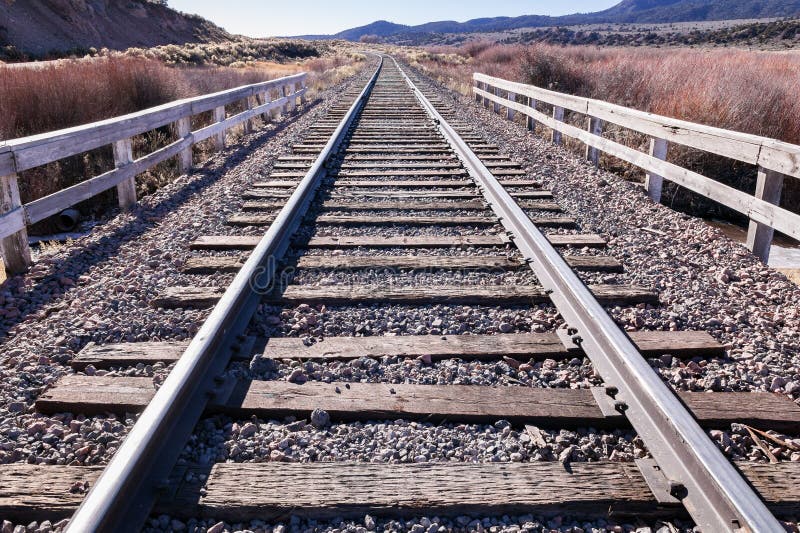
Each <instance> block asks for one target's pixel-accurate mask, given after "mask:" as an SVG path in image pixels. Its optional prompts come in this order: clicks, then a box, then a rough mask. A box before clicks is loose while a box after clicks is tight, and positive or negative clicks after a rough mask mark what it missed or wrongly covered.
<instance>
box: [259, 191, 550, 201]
mask: <svg viewBox="0 0 800 533" xmlns="http://www.w3.org/2000/svg"><path fill="white" fill-rule="evenodd" d="M259 193H260V191H251V192H248V193H246V195H248V197H250V198H269V197H271V196H279V195H278V194H273V193H266V192H264V193H260V194H259ZM509 194H510V195H511V196H512V197H514V198H521V199H527V200H533V199H542V200H550V199H552V198H553V193H552V192H550V191H524V192H517V191H510V192H509ZM327 196H328V197H329V198H336V199H341V198H363V197H367V198H467V199H475V198H483V197H482V196H481V195H480V193H478V192H477V191H471V190H470V191H431V190H427V191H414V190H409V191H375V190H370V189H350V190H342V191H334V192H331V193H329V194H328V195H327Z"/></svg>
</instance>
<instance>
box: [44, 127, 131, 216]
mask: <svg viewBox="0 0 800 533" xmlns="http://www.w3.org/2000/svg"><path fill="white" fill-rule="evenodd" d="M112 151H113V153H114V167H115V168H123V167H126V166H128V165H130V164H131V163H133V161H134V159H133V144H132V141H131V139H130V138H128V139H122V140H121V141H116V142H115V143H114V144H113V145H112ZM117 201H118V202H119V207H120V209H128V208H130V207H131V206H132V205H133V204H135V203H136V177H135V176H131V177H129V178H127V179H125V180H123V181H122V182H120V183H118V184H117ZM66 205H67V204H66V203H65V204H64V205H61V206H58V208H59V209H61V208H65V206H66ZM70 205H72V204H71V203H70Z"/></svg>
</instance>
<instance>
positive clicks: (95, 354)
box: [71, 331, 725, 370]
mask: <svg viewBox="0 0 800 533" xmlns="http://www.w3.org/2000/svg"><path fill="white" fill-rule="evenodd" d="M629 336H630V338H631V340H632V341H633V343H634V344H635V345H636V346H637V348H638V349H639V351H640V352H641V353H642V354H643V355H645V356H655V357H657V356H660V355H663V354H667V353H668V354H671V355H673V356H676V357H680V358H691V357H724V356H725V348H724V347H723V346H722V345H721V344H720V343H719V342H717V341H716V340H715V339H714V338H713V337H711V335H709V334H708V333H706V332H704V331H640V332H632V333H629ZM187 346H188V343H180V342H176V343H168V342H140V343H129V344H107V345H96V344H94V343H90V344H88V345H87V346H86V347H85V348H84V349H83V350H81V351H80V353H78V355H76V356H75V358H74V359H73V360H72V362H71V365H72V367H73V368H75V369H76V370H83V369H85V368H86V367H87V366H88V365H93V366H94V367H95V368H109V367H124V366H134V365H136V364H139V363H143V364H154V363H157V362H163V363H173V362H175V361H177V360H178V359H179V358H180V357H181V355H183V352H184V351H185V350H186V347H187ZM256 346H257V347H256V348H255V349H254V351H255V352H256V353H257V354H258V355H259V356H260V357H263V358H266V359H302V360H310V359H317V360H351V359H359V358H361V357H374V358H381V357H387V356H396V357H411V358H414V357H419V356H422V355H429V356H431V359H432V360H441V359H448V358H456V357H457V358H460V359H466V360H496V359H498V358H500V357H504V356H510V357H515V358H518V359H520V360H530V359H536V360H540V359H544V358H548V357H550V358H559V357H560V358H564V357H576V356H577V357H580V356H581V355H582V353H583V352H582V351H581V350H580V349H579V348H578V347H577V346H575V345H571V346H570V348H569V349H567V348H566V347H565V345H564V343H563V342H561V340H560V337H559V336H558V335H556V334H554V333H520V334H503V335H447V336H442V335H412V336H398V337H327V338H325V339H324V340H321V341H319V342H316V343H314V344H311V345H307V344H306V343H305V342H304V341H303V339H299V338H296V337H281V338H273V339H264V340H263V341H261V344H260V346H259V344H258V343H256ZM245 352H246V353H245ZM240 355H241V356H242V357H243V358H245V359H249V358H250V357H251V353H250V351H246V350H245V351H242V352H241V354H240Z"/></svg>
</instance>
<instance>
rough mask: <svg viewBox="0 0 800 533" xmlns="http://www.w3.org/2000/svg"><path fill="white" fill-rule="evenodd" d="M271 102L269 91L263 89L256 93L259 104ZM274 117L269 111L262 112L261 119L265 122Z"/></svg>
mask: <svg viewBox="0 0 800 533" xmlns="http://www.w3.org/2000/svg"><path fill="white" fill-rule="evenodd" d="M268 103H269V94H268V93H267V91H262V92H260V93H258V94H257V95H256V104H258V105H259V106H262V105H266V104H268ZM271 118H272V117H270V115H269V111H267V112H264V113H261V120H263V121H264V124H266V123H267V122H269V121H270V119H271Z"/></svg>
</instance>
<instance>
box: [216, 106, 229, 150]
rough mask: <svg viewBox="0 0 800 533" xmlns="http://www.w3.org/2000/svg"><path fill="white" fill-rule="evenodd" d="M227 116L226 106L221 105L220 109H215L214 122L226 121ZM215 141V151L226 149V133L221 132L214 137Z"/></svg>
mask: <svg viewBox="0 0 800 533" xmlns="http://www.w3.org/2000/svg"><path fill="white" fill-rule="evenodd" d="M225 118H227V115H226V114H225V106H224V105H221V106H219V107H215V108H214V122H215V123H219V122H222V121H224V120H225ZM213 139H214V149H215V150H216V151H218V152H219V151H220V150H224V149H225V131H224V130H223V131H221V132H219V133H216V134H215V135H214V137H213Z"/></svg>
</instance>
